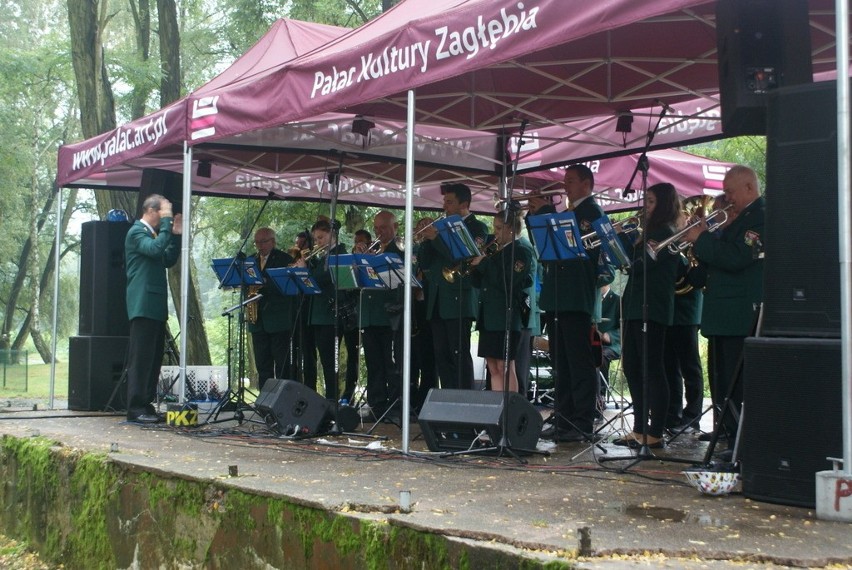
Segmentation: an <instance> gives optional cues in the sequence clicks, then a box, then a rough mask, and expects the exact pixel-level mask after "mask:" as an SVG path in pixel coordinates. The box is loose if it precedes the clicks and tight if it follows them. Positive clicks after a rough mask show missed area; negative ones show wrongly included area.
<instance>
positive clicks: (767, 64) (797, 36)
mask: <svg viewBox="0 0 852 570" xmlns="http://www.w3.org/2000/svg"><path fill="white" fill-rule="evenodd" d="M716 36H717V47H718V58H719V92H720V93H719V95H720V98H721V102H722V130H723V131H724V133H725V134H726V135H728V136H738V135H763V134H766V101H765V96H766V94H767V93H769V92H771V91H772V90H773V89H775V88H777V87H781V86H786V85H798V84H801V83H810V82H811V81H812V75H813V73H812V69H813V68H812V65H811V34H810V24H809V20H808V2H807V0H781V1H779V0H747V1H746V0H718V2H717V3H716Z"/></svg>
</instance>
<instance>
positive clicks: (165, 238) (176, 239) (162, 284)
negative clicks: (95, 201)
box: [124, 218, 180, 322]
mask: <svg viewBox="0 0 852 570" xmlns="http://www.w3.org/2000/svg"><path fill="white" fill-rule="evenodd" d="M172 222H173V219H172V218H160V231H159V232H158V233H157V235H156V236H154V233H153V232H152V231H151V230H149V229H148V226H146V225H145V224H143V223H142V222H141V221H140V220H136V222H135V223H134V224H133V226H132V227H131V228H130V231H128V232H127V237H126V238H125V240H124V260H125V268H126V271H127V318H128V319H129V320H132V319H135V318H136V317H145V318H146V319H154V320H157V321H164V322H165V321H166V320H168V318H169V300H168V290H169V288H168V282H167V280H166V268H167V267H171V266H172V265H174V264H175V263H177V260H178V257H179V256H180V236H179V235H172Z"/></svg>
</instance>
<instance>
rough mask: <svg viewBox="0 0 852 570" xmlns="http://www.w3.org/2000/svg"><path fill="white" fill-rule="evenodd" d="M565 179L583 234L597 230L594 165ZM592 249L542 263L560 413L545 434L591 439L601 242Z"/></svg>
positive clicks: (574, 169)
mask: <svg viewBox="0 0 852 570" xmlns="http://www.w3.org/2000/svg"><path fill="white" fill-rule="evenodd" d="M563 184H564V186H565V194H566V196H567V198H568V201H569V204H570V208H571V209H572V210H573V212H574V215H575V216H576V218H577V223H578V224H579V228H580V232H581V234H584V235H585V234H587V233H589V232H591V231H593V227H592V222H593V221H595V220H597V219H598V218H600V217H601V216H603V210H602V209H601V207H600V206H599V205H598V204H597V203H596V202H595V199H594V196H592V190H593V189H594V185H595V176H594V174H593V173H592V171H591V169H590V168H589V167H588V166H586V165H584V164H573V165H571V166H568V167H567V168H566V169H565V177H564V179H563ZM586 253H587V257H586V258H585V259H581V258H575V259H571V260H567V261H548V262H544V263H542V265H544V282H543V285H542V289H541V297H540V303H541V308H542V309H543V310H544V311H545V313H546V317H547V319H548V328H549V330H548V336H549V341H550V350H551V355H552V357H553V360H554V363H555V365H556V366H555V370H556V404H555V408H554V414H555V417H554V422H553V423H552V427H551V428H550V429H548V430H545V431H543V432H542V436H543V437H553V438H554V439H555V440H557V441H583V440H586V439H588V438H589V437H590V434H591V433H592V432H593V427H594V421H595V410H596V406H597V394H598V379H597V374H598V373H597V367H596V363H595V359H594V355H593V352H592V343H591V335H592V313H593V312H594V308H595V301H596V298H597V293H596V291H597V289H596V287H597V285H598V275H597V267H598V257H599V255H600V248H592V249H590V250H587V251H586Z"/></svg>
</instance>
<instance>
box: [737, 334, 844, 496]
mask: <svg viewBox="0 0 852 570" xmlns="http://www.w3.org/2000/svg"><path fill="white" fill-rule="evenodd" d="M744 363H745V364H744V366H745V367H744V369H743V382H744V384H743V417H742V426H741V427H740V432H741V433H740V447H741V453H740V458H741V461H742V478H743V494H744V495H745V496H746V497H749V498H751V499H756V500H761V501H768V502H771V503H782V504H787V505H796V506H802V507H814V505H815V503H816V473H817V472H819V471H825V470H829V469H831V462H830V461H829V460H828V459H826V458H827V457H842V456H843V434H842V422H841V417H842V413H843V412H842V402H841V384H842V379H841V373H840V340H839V339H812V338H798V339H793V338H765V337H763V338H748V339H746V343H745V349H744Z"/></svg>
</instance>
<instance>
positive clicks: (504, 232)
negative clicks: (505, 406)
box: [471, 209, 537, 392]
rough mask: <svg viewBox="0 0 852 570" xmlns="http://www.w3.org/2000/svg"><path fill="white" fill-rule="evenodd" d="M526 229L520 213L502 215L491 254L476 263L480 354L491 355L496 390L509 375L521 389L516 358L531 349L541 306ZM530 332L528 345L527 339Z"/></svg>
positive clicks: (515, 387) (496, 219)
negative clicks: (533, 327) (523, 236)
mask: <svg viewBox="0 0 852 570" xmlns="http://www.w3.org/2000/svg"><path fill="white" fill-rule="evenodd" d="M504 218H505V219H504ZM520 231H521V215H520V213H519V212H516V211H513V210H511V209H510V210H509V211H508V212H507V213H498V214H496V215H495V216H494V240H493V241H492V242H491V244H490V245H488V246H487V247H486V248H485V249H486V251H485V253H486V255H484V256H481V257H477V258H475V259H473V260H472V261H471V265H473V267H474V270H473V272H472V277H473V280H474V283H475V284H476V286H478V287H479V290H480V297H479V316H478V317H477V329H478V330H479V347H478V354H479V356H481V357H483V358H485V364H486V366H488V372H489V373H490V375H491V389H492V390H502V389H503V388H504V379H506V380H508V389H509V391H511V392H517V391H518V376H517V371H516V369H515V359H516V356H517V353H518V352H519V351H520V350H522V349H523V348H522V347H524V348H527V349H528V347H529V328H530V313H531V311H533V310H536V309H537V307H535V306H534V303H535V302H534V293H535V292H534V291H533V290H532V286H533V275H534V274H535V269H536V260H535V252H534V251H533V249H532V246H531V244H530V243H529V242H528V241H526V240H521V239H520V237H519V234H520ZM524 331H525V332H526V335H524V336H525V338H526V343H524V342H522V339H521V336H522V332H524ZM507 337H508V338H507ZM507 342H508V345H507V344H506V343H507ZM507 357H508V361H507V360H506V358H507ZM507 364H508V366H506V365H507Z"/></svg>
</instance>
